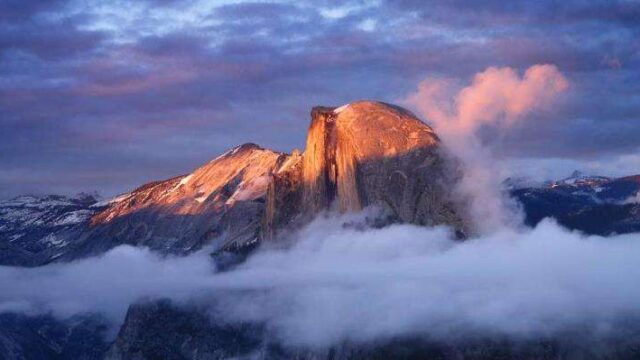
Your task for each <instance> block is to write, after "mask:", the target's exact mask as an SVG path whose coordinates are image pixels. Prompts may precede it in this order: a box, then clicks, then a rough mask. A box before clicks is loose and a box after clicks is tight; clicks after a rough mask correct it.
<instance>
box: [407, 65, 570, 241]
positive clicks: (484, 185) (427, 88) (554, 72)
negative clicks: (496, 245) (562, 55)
mask: <svg viewBox="0 0 640 360" xmlns="http://www.w3.org/2000/svg"><path fill="white" fill-rule="evenodd" d="M456 84H457V82H456V81H455V80H452V79H425V80H423V81H422V82H420V84H419V85H418V89H417V91H416V92H414V93H413V94H410V95H409V96H408V97H407V98H406V99H405V100H404V103H405V104H408V105H409V106H411V107H413V108H415V109H417V110H418V112H419V113H420V114H421V115H422V116H423V117H424V118H425V119H427V121H428V122H429V123H430V124H432V125H433V127H434V128H435V130H436V132H437V133H438V134H439V135H440V137H441V138H442V139H443V141H444V143H445V145H446V146H447V148H448V149H449V151H450V152H451V153H452V154H453V155H454V156H455V157H457V158H459V159H460V160H462V163H463V167H464V170H463V173H464V174H463V178H462V180H461V181H460V184H459V192H460V194H461V196H462V197H463V198H465V199H468V200H469V202H470V203H469V212H470V217H471V218H472V219H474V220H476V221H475V227H476V230H477V231H479V232H490V231H496V230H497V229H500V228H501V227H503V226H507V225H508V226H515V225H517V224H518V223H519V219H518V216H517V215H514V214H515V213H514V211H513V209H506V208H507V207H514V206H515V205H514V204H513V203H510V202H509V201H508V199H505V197H504V196H503V195H502V194H501V193H500V189H499V187H498V186H497V184H498V181H496V179H498V178H500V176H501V175H502V173H503V172H504V171H503V169H500V167H499V166H498V164H497V163H496V162H495V161H494V160H493V156H492V154H491V151H490V148H489V147H488V146H487V145H486V144H485V143H483V142H482V141H481V139H480V134H479V133H480V131H481V130H483V129H489V130H490V131H491V136H490V138H491V140H493V142H494V143H495V142H496V141H497V139H499V138H500V133H501V132H503V131H505V130H506V129H508V128H509V127H511V126H513V125H514V124H515V123H517V122H518V121H523V120H524V119H528V118H529V117H528V116H527V115H529V114H531V113H533V112H535V111H539V110H543V109H547V108H549V107H550V106H551V105H552V104H553V101H554V100H555V99H556V98H557V96H558V95H560V94H561V93H563V92H564V91H566V90H567V88H568V87H569V82H568V80H567V79H566V78H565V77H564V76H563V75H562V74H561V73H560V71H559V70H558V68H557V67H556V66H554V65H534V66H532V67H530V68H528V69H527V70H526V71H525V73H524V75H523V76H522V77H520V76H519V75H518V73H517V72H516V70H514V69H512V68H508V67H504V68H495V67H490V68H488V69H486V70H484V71H483V72H480V73H478V74H476V75H475V76H474V77H473V80H472V81H471V84H469V85H468V86H464V87H459V86H456Z"/></svg>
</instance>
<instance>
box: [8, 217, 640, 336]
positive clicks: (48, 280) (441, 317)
mask: <svg viewBox="0 0 640 360" xmlns="http://www.w3.org/2000/svg"><path fill="white" fill-rule="evenodd" d="M348 220H352V219H348ZM344 222H345V218H344V217H343V218H335V217H329V218H319V219H317V220H316V221H314V222H313V223H312V224H310V225H309V226H307V227H305V228H304V229H303V230H302V231H301V232H300V233H299V236H298V240H299V241H298V242H297V243H295V244H294V245H293V246H292V247H291V248H288V249H267V248H265V249H262V250H261V251H260V252H258V253H257V254H255V255H254V256H253V257H251V258H249V260H248V261H247V262H246V263H244V264H243V265H241V266H240V267H238V268H236V269H235V270H232V271H229V272H225V273H218V274H213V271H212V269H211V264H210V260H209V259H208V256H207V255H206V253H204V252H203V253H199V254H195V255H191V256H188V257H184V258H169V259H164V260H162V259H160V258H158V257H157V256H155V255H153V254H150V253H149V252H147V251H145V250H140V249H134V248H129V247H121V248H117V249H114V250H112V251H110V252H109V253H107V254H105V255H104V256H102V257H100V258H93V259H87V260H82V261H78V262H75V263H71V264H60V265H49V266H45V267H41V268H37V269H19V268H8V267H4V268H0V283H1V284H2V289H3V291H2V292H1V293H0V309H3V310H5V311H6V310H11V309H12V310H19V311H27V312H28V311H46V310H53V311H54V313H56V314H59V315H69V314H72V313H75V312H83V311H100V312H103V313H106V314H109V315H111V316H113V317H114V318H116V319H117V320H119V321H121V320H122V316H123V314H124V311H125V310H126V308H127V306H128V305H129V304H130V303H131V302H133V301H135V300H137V299H140V298H149V297H152V298H155V297H168V298H172V299H177V300H184V299H187V298H200V299H209V298H211V297H214V298H216V299H217V301H220V302H218V304H219V306H220V304H223V305H222V310H223V313H224V314H225V315H226V316H227V317H228V318H229V320H251V321H264V322H266V323H267V325H268V326H269V327H270V328H271V329H273V331H274V333H275V334H276V335H277V336H279V337H281V338H282V339H283V340H284V341H285V342H286V343H289V344H293V345H306V346H327V345H330V344H335V343H339V342H341V341H344V340H352V341H370V340H379V339H385V338H391V337H397V336H405V335H419V334H428V335H431V336H436V337H438V336H444V337H447V336H450V335H454V334H456V335H459V336H464V335H465V334H473V333H483V334H493V333H495V334H506V335H512V336H536V335H553V334H554V333H556V332H560V331H563V330H565V329H567V328H571V327H574V326H582V327H584V328H585V329H590V330H591V331H594V332H597V331H606V330H607V329H608V327H609V326H612V324H614V323H615V321H616V320H617V319H619V318H620V317H624V316H631V315H639V314H640V287H638V286H637V279H638V278H640V262H638V259H640V235H639V234H632V235H623V236H615V237H609V238H601V237H585V236H582V235H580V234H578V233H572V232H568V231H566V230H564V229H562V228H561V227H559V226H558V225H556V224H554V223H552V222H548V221H545V222H542V223H541V224H540V225H539V226H538V227H537V228H535V229H530V230H526V231H523V232H514V231H510V230H504V231H499V232H496V233H493V234H492V235H491V236H487V237H482V238H477V239H472V240H469V241H465V242H456V241H453V240H451V236H450V233H449V230H448V229H446V228H442V227H439V228H421V227H416V226H411V225H394V226H390V227H387V228H383V229H368V230H364V231H361V230H355V229H353V228H344V227H343V226H342V224H343V223H344Z"/></svg>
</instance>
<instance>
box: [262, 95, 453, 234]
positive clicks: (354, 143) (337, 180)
mask: <svg viewBox="0 0 640 360" xmlns="http://www.w3.org/2000/svg"><path fill="white" fill-rule="evenodd" d="M289 161H290V163H291V164H290V165H289V166H288V167H286V168H284V169H282V170H281V171H279V172H277V173H276V174H274V181H272V182H271V184H270V187H269V190H268V196H267V209H268V211H267V212H266V214H265V221H264V224H265V226H264V232H263V234H264V235H265V237H266V238H272V237H273V236H274V235H275V234H276V233H277V231H278V230H279V229H281V228H286V227H287V226H289V225H291V224H296V223H299V222H304V221H307V220H308V219H310V218H312V217H313V216H314V215H316V214H317V213H319V212H321V211H324V210H328V209H336V210H339V211H341V212H352V211H359V210H361V209H363V208H364V207H367V206H372V205H374V206H380V207H383V208H385V209H386V210H388V211H389V212H390V213H391V214H392V215H393V217H394V218H395V219H397V221H400V222H404V223H412V224H418V225H427V226H433V225H439V224H447V225H451V226H453V227H455V228H456V229H457V230H459V231H460V235H461V236H463V235H462V233H463V231H464V228H465V226H464V222H463V221H462V219H461V217H460V216H459V215H458V213H457V212H456V206H455V204H454V203H453V202H452V201H451V200H450V197H449V192H450V189H451V186H450V184H451V182H452V181H453V180H454V179H453V176H452V174H451V173H450V172H448V171H447V169H446V164H445V161H444V159H443V157H442V156H441V153H440V140H439V139H438V137H437V136H436V134H435V133H434V132H433V130H432V129H431V128H430V127H429V126H428V125H426V124H425V123H423V122H422V121H420V120H419V119H418V118H417V117H416V116H415V115H413V114H412V113H411V112H409V111H407V110H404V109H402V108H399V107H396V106H393V105H389V104H384V103H380V102H371V101H360V102H355V103H351V104H348V105H345V106H342V107H340V108H328V107H315V108H313V110H312V111H311V125H310V126H309V132H308V135H307V143H306V148H305V151H304V153H303V154H302V155H297V156H294V157H292V158H291V159H290V160H289Z"/></svg>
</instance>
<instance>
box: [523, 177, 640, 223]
mask: <svg viewBox="0 0 640 360" xmlns="http://www.w3.org/2000/svg"><path fill="white" fill-rule="evenodd" d="M510 192H511V194H512V196H514V197H515V198H516V199H518V201H519V202H520V203H521V204H522V206H523V209H524V213H525V222H526V224H527V225H530V226H535V225H536V224H537V223H538V222H540V221H541V220H542V219H544V218H547V217H551V218H555V219H556V220H557V221H558V222H559V223H560V224H561V225H563V226H565V227H567V228H569V229H572V230H580V231H582V232H585V233H587V234H596V235H610V234H613V233H617V234H623V233H629V232H637V231H640V175H634V176H626V177H621V178H607V177H603V176H585V175H582V174H580V173H578V172H574V173H573V175H572V176H570V177H568V178H565V179H562V180H559V181H552V182H549V183H547V184H545V185H540V186H520V187H518V186H511V188H510Z"/></svg>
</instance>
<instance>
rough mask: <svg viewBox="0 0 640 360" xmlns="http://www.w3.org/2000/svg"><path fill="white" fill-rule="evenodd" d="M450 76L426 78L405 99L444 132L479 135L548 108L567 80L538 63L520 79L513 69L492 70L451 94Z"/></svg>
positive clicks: (566, 84)
mask: <svg viewBox="0 0 640 360" xmlns="http://www.w3.org/2000/svg"><path fill="white" fill-rule="evenodd" d="M451 86H453V84H452V81H451V80H446V79H435V80H434V79H426V80H423V81H422V82H421V83H420V84H419V85H418V91H417V92H416V93H414V94H412V95H410V96H409V98H408V99H407V101H406V102H407V103H409V104H410V105H413V106H414V107H415V108H417V109H418V110H419V111H420V112H421V113H422V114H423V115H424V116H425V117H426V118H427V119H428V120H429V121H430V122H431V123H432V124H433V125H434V127H435V129H436V131H437V132H439V133H442V134H448V133H451V132H453V133H454V135H455V136H460V135H462V136H468V135H473V134H474V133H476V132H477V131H478V130H479V129H480V127H482V126H484V125H497V127H498V128H500V127H502V128H506V127H509V126H510V125H512V124H513V123H514V122H516V121H518V120H520V119H523V117H524V116H525V115H527V114H528V113H530V112H531V111H533V110H535V109H540V108H544V107H546V106H548V105H549V104H550V103H551V102H552V100H554V99H556V98H557V97H558V95H559V94H560V93H562V92H564V91H566V90H567V88H568V87H569V82H568V81H567V79H566V78H565V77H564V75H562V74H561V73H560V71H559V70H558V68H557V67H555V66H554V65H547V64H545V65H534V66H532V67H530V68H528V69H527V70H526V71H525V73H524V75H523V76H522V77H520V76H519V75H518V74H517V72H516V70H514V69H512V68H508V67H505V68H494V67H491V68H488V69H486V70H484V71H482V72H480V73H478V74H476V75H475V76H474V78H473V81H472V83H471V84H470V85H469V86H466V87H464V88H463V89H461V90H460V91H459V92H457V94H454V95H453V96H452V94H451V89H450V87H451Z"/></svg>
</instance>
